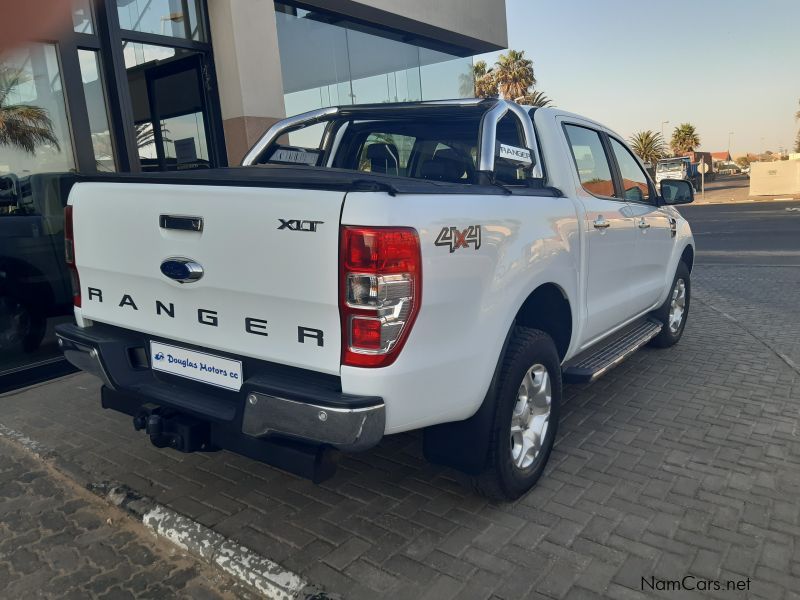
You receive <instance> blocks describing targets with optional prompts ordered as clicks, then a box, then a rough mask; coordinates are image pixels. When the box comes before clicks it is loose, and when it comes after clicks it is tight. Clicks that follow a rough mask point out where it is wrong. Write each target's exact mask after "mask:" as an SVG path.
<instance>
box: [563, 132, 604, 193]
mask: <svg viewBox="0 0 800 600" xmlns="http://www.w3.org/2000/svg"><path fill="white" fill-rule="evenodd" d="M564 129H566V131H567V141H568V142H569V146H570V149H571V150H572V157H573V158H574V159H575V166H576V168H577V169H578V177H580V180H581V185H582V186H583V189H585V190H586V191H587V192H589V193H590V194H594V195H595V196H604V197H606V198H612V197H614V180H613V179H612V178H611V167H610V166H609V164H608V157H607V156H606V152H605V149H604V148H603V143H602V141H601V140H600V134H599V133H597V132H596V131H594V130H592V129H587V128H586V127H579V126H578V125H565V126H564Z"/></svg>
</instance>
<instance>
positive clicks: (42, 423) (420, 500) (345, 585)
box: [0, 202, 800, 600]
mask: <svg viewBox="0 0 800 600" xmlns="http://www.w3.org/2000/svg"><path fill="white" fill-rule="evenodd" d="M795 206H797V203H785V202H781V203H767V204H765V203H748V204H740V205H709V206H692V207H685V208H682V210H683V211H684V212H685V214H686V215H687V217H688V218H689V219H690V220H691V222H692V225H693V227H694V230H695V235H696V237H697V243H698V247H699V253H698V257H697V258H698V260H697V264H696V266H695V269H694V272H693V300H692V308H691V316H690V318H689V322H688V325H687V331H686V334H685V336H684V338H683V340H682V341H681V343H680V344H679V345H678V346H676V347H675V348H671V349H669V350H664V351H659V350H653V349H645V350H642V351H640V352H638V353H636V354H635V355H634V356H633V357H632V358H631V359H629V360H628V361H627V362H625V363H623V364H622V365H621V366H620V367H618V368H617V369H615V370H614V371H612V372H611V373H610V374H609V375H607V376H605V377H603V378H602V379H600V380H599V381H597V382H596V383H594V384H591V385H573V386H568V387H567V388H566V398H565V406H564V408H563V411H562V420H561V426H560V427H561V429H560V434H559V439H558V441H557V442H556V447H555V450H554V453H553V457H552V458H551V463H550V464H549V466H548V469H547V472H546V473H545V476H544V477H543V478H542V480H541V481H540V482H539V484H538V486H537V487H536V488H534V490H533V491H532V492H531V493H529V494H528V495H527V496H525V497H523V498H522V499H521V500H519V501H518V502H515V503H511V504H503V505H497V504H491V503H488V502H487V501H485V500H483V499H482V498H480V497H478V496H475V495H474V494H472V493H470V492H469V491H468V490H467V489H466V488H464V487H462V486H461V485H460V484H459V483H458V481H457V479H458V478H457V477H456V476H455V475H454V473H453V472H451V471H448V470H446V469H442V468H439V467H435V466H432V465H429V464H427V463H426V462H425V461H424V460H423V459H422V457H421V449H420V437H419V436H418V435H415V434H411V435H395V436H390V437H388V438H386V439H385V440H384V442H382V443H381V444H380V445H379V446H378V447H377V448H376V449H374V450H372V451H369V452H366V453H362V454H357V455H351V456H347V457H345V458H344V460H343V461H342V464H341V466H340V469H339V472H338V474H337V475H336V476H335V477H334V478H333V479H332V480H330V481H328V482H326V483H324V484H322V485H314V484H312V483H310V482H308V481H305V480H302V479H299V478H297V477H294V476H291V475H287V474H285V473H282V472H280V471H278V470H275V469H272V468H270V467H268V466H266V465H264V464H261V463H257V462H254V461H251V460H248V459H246V458H242V457H240V456H236V455H233V454H230V453H227V452H221V453H215V454H190V455H184V454H179V453H176V452H172V451H169V450H159V449H156V448H154V447H153V446H151V445H150V443H149V442H148V441H147V440H146V438H145V437H144V436H143V435H141V434H140V433H136V432H134V431H133V428H132V426H131V423H130V420H129V419H128V418H126V417H124V416H122V415H120V414H117V413H113V412H109V411H103V410H102V409H101V408H100V407H99V401H98V394H99V384H98V382H97V380H96V379H94V378H92V377H90V376H88V375H85V374H76V375H72V376H68V377H66V378H63V379H61V380H57V381H54V382H51V383H47V384H44V385H40V386H37V387H33V388H29V389H27V390H23V391H20V392H17V393H14V394H9V395H6V396H5V397H4V398H3V400H2V403H0V424H2V425H3V426H5V427H7V428H10V429H13V430H17V431H20V432H23V433H24V434H25V435H26V436H29V437H30V438H31V439H33V440H36V441H37V442H38V443H41V444H42V445H43V446H44V447H47V448H49V449H50V451H51V452H52V455H53V459H52V460H53V461H54V463H55V464H56V465H59V466H60V467H62V468H64V469H66V470H67V471H80V472H82V473H85V475H86V477H87V478H89V480H93V481H107V480H111V481H117V482H121V483H124V484H126V485H128V486H129V487H130V488H132V489H133V490H135V491H136V492H137V493H141V494H144V495H146V496H149V497H151V498H154V499H155V500H156V501H158V502H160V503H162V504H164V505H165V506H168V507H169V508H171V509H173V510H175V511H177V512H179V513H181V514H183V515H186V516H188V517H190V518H192V519H194V520H196V521H197V522H199V523H201V524H202V525H205V526H207V527H209V528H211V529H212V530H213V531H214V532H215V533H218V534H221V535H224V536H227V537H229V538H231V539H233V540H235V541H237V542H238V543H241V544H243V545H245V546H246V547H248V548H251V549H253V550H255V551H257V552H259V553H261V554H263V555H264V556H266V557H269V558H271V559H272V560H274V561H276V562H278V563H280V565H281V566H283V567H285V568H287V569H291V570H293V571H295V572H297V573H299V574H300V575H301V576H302V577H304V578H306V579H307V580H309V581H311V582H313V583H314V584H317V585H320V586H322V587H324V588H325V589H327V590H328V591H330V592H336V593H339V594H342V595H344V596H345V597H347V598H369V599H372V598H378V597H381V598H415V599H417V598H423V597H436V598H455V597H458V598H489V597H494V598H507V599H509V600H510V599H516V598H522V597H528V598H551V599H552V598H569V599H573V598H595V597H607V598H617V599H621V598H642V597H645V594H644V590H643V588H642V585H643V584H642V581H641V580H642V578H643V577H644V578H648V577H656V578H664V579H676V578H677V579H680V578H681V577H683V576H685V575H687V574H688V575H691V576H693V577H703V578H707V579H719V580H731V581H744V580H745V579H746V578H747V577H750V578H751V579H752V586H751V588H750V590H751V591H750V593H749V595H750V597H753V598H765V599H767V598H768V599H770V600H773V599H780V598H787V599H788V598H791V597H794V596H793V595H792V594H793V592H794V591H795V590H797V589H800V553H798V552H797V548H800V507H799V506H798V504H797V502H796V501H795V500H794V498H795V497H796V495H797V493H798V491H799V490H800V454H798V445H797V442H796V438H795V433H794V432H796V431H797V429H798V427H800V419H799V418H798V402H799V401H800V367H798V365H800V342H798V340H800V306H799V305H798V303H797V298H798V295H799V293H800V268H799V267H797V266H792V265H798V264H800V262H798V258H797V254H798V252H800V215H798V214H797V213H795V212H794V211H786V210H785V209H786V208H787V207H788V208H793V207H795ZM6 502H7V501H6ZM12 502H13V500H12ZM0 506H2V502H0ZM40 518H42V519H44V518H45V516H44V515H43V514H42V515H40ZM532 565H535V568H533V567H532ZM687 597H689V595H687ZM698 597H699V596H698ZM719 597H723V596H722V595H720V596H719ZM725 597H737V596H735V595H730V594H729V595H728V596H725Z"/></svg>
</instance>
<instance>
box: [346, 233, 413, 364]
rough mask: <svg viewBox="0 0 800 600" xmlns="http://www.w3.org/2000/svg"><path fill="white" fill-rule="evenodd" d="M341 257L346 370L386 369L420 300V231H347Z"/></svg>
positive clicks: (407, 328)
mask: <svg viewBox="0 0 800 600" xmlns="http://www.w3.org/2000/svg"><path fill="white" fill-rule="evenodd" d="M340 237H341V248H340V255H339V269H340V271H339V290H340V295H339V312H340V314H341V319H342V364H344V365H349V366H353V367H385V366H387V365H390V364H392V363H393V362H394V361H395V359H396V358H397V356H398V355H399V354H400V350H402V348H403V344H404V343H405V341H406V339H407V338H408V334H409V332H410V331H411V327H412V326H413V325H414V319H415V318H416V317H417V313H418V312H419V306H420V301H421V298H422V259H421V256H420V247H419V236H418V235H417V232H416V230H414V229H411V228H406V227H345V226H343V227H342V229H341V236H340Z"/></svg>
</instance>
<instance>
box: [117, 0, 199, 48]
mask: <svg viewBox="0 0 800 600" xmlns="http://www.w3.org/2000/svg"><path fill="white" fill-rule="evenodd" d="M198 5H199V0H117V14H119V26H120V27H121V28H122V29H128V30H130V31H141V32H144V33H155V34H158V35H168V36H170V37H177V38H183V39H187V40H198V41H204V40H205V36H204V34H203V31H202V30H201V28H200V25H199V21H198V15H199V14H201V13H200V11H199V10H198Z"/></svg>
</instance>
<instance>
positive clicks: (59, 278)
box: [0, 173, 73, 352]
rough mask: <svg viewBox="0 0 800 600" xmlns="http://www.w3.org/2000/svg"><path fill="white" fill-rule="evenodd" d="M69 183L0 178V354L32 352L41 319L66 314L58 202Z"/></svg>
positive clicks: (51, 177) (68, 298)
mask: <svg viewBox="0 0 800 600" xmlns="http://www.w3.org/2000/svg"><path fill="white" fill-rule="evenodd" d="M72 179H73V178H72V176H70V175H63V174H58V173H41V174H36V175H29V176H25V177H17V176H16V175H14V174H5V175H0V352H7V351H16V350H19V349H20V348H21V349H22V351H24V352H33V351H35V350H36V349H37V348H38V347H39V345H40V344H41V342H42V339H43V338H44V335H45V332H46V328H47V319H48V318H50V317H54V316H58V315H68V314H69V313H70V310H71V308H72V306H71V305H72V284H71V282H70V274H69V271H68V270H67V267H66V264H65V262H64V261H65V255H64V242H63V239H64V238H63V228H64V217H63V203H62V201H61V198H65V199H66V197H67V192H68V191H69V186H70V185H71V184H72Z"/></svg>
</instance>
